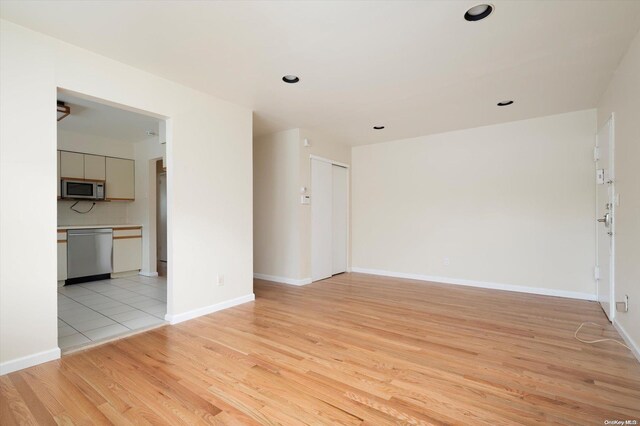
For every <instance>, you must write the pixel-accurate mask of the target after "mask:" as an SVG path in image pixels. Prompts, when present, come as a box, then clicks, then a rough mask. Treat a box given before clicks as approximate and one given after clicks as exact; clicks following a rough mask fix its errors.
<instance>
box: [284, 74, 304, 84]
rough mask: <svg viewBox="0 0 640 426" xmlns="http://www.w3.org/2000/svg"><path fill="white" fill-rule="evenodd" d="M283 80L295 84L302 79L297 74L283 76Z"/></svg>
mask: <svg viewBox="0 0 640 426" xmlns="http://www.w3.org/2000/svg"><path fill="white" fill-rule="evenodd" d="M282 81H284V82H285V83H289V84H293V83H297V82H299V81H300V79H299V78H298V76H297V75H285V76H284V77H282Z"/></svg>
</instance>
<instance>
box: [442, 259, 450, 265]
mask: <svg viewBox="0 0 640 426" xmlns="http://www.w3.org/2000/svg"><path fill="white" fill-rule="evenodd" d="M442 264H443V265H444V266H449V265H450V264H451V261H450V260H449V258H448V257H445V258H444V259H442Z"/></svg>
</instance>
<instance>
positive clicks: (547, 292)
mask: <svg viewBox="0 0 640 426" xmlns="http://www.w3.org/2000/svg"><path fill="white" fill-rule="evenodd" d="M351 271H352V272H359V273H361V274H371V275H381V276H385V277H394V278H407V279H410V280H419V281H431V282H435V283H442V284H454V285H466V286H469V287H480V288H489V289H492V290H506V291H517V292H519V293H531V294H541V295H544V296H556V297H567V298H570V299H581V300H596V295H595V294H591V293H581V292H577V291H566V290H554V289H550V288H540V287H524V286H521V285H515V284H502V283H491V282H486V281H472V280H464V279H459V278H450V277H435V276H430V275H419V274H407V273H404V272H391V271H382V270H379V269H367V268H358V267H352V268H351Z"/></svg>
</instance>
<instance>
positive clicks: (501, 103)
mask: <svg viewBox="0 0 640 426" xmlns="http://www.w3.org/2000/svg"><path fill="white" fill-rule="evenodd" d="M512 103H513V101H502V102H498V106H507V105H511V104H512Z"/></svg>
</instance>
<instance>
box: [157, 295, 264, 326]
mask: <svg viewBox="0 0 640 426" xmlns="http://www.w3.org/2000/svg"><path fill="white" fill-rule="evenodd" d="M254 300H256V296H255V295H254V294H253V293H250V294H246V295H244V296H240V297H236V298H235V299H231V300H226V301H224V302H220V303H215V304H213V305H209V306H204V307H202V308H198V309H194V310H192V311H187V312H183V313H181V314H166V315H165V316H164V319H165V321H168V322H169V323H170V324H171V325H174V324H178V323H181V322H183V321H187V320H190V319H193V318H197V317H201V316H203V315H208V314H212V313H214V312H217V311H221V310H223V309H228V308H232V307H234V306H237V305H242V304H243V303H247V302H252V301H254Z"/></svg>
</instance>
